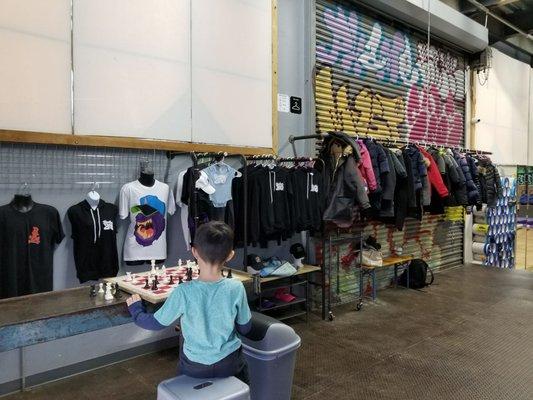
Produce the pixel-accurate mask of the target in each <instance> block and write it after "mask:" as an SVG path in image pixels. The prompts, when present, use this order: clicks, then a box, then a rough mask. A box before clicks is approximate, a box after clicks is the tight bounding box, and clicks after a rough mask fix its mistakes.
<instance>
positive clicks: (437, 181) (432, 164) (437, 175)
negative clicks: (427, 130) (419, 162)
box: [419, 147, 450, 198]
mask: <svg viewBox="0 0 533 400" xmlns="http://www.w3.org/2000/svg"><path fill="white" fill-rule="evenodd" d="M419 150H420V152H421V153H422V155H423V156H424V157H426V158H427V159H428V160H429V167H428V168H427V172H428V178H429V181H430V183H431V187H432V188H433V190H434V191H436V192H437V193H438V195H439V196H440V197H441V198H445V197H447V196H449V194H450V192H449V191H448V188H447V187H446V185H445V184H444V181H443V180H442V176H441V172H440V168H439V165H438V164H437V162H436V161H435V159H434V158H433V157H432V155H431V154H430V153H429V152H428V151H426V150H425V149H423V148H421V147H419ZM440 162H441V164H442V165H443V166H444V170H445V168H446V166H445V163H444V160H442V158H440Z"/></svg>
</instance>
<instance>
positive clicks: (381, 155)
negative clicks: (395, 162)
mask: <svg viewBox="0 0 533 400" xmlns="http://www.w3.org/2000/svg"><path fill="white" fill-rule="evenodd" d="M364 144H365V146H366V148H367V150H368V152H369V153H370V159H371V160H372V169H373V171H374V175H375V177H376V181H377V189H376V190H378V191H381V190H383V189H384V186H385V184H386V174H388V173H389V171H390V166H389V159H388V158H387V154H386V153H385V149H384V148H383V146H382V145H380V144H379V143H376V142H375V141H373V140H371V139H366V140H365V141H364Z"/></svg>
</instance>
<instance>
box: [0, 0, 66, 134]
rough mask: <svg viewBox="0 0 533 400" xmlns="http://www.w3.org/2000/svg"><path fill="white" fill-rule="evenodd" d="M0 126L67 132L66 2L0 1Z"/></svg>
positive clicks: (40, 0)
mask: <svg viewBox="0 0 533 400" xmlns="http://www.w3.org/2000/svg"><path fill="white" fill-rule="evenodd" d="M0 60H1V61H0V128H2V129H17V130H30V131H41V132H42V131H44V132H61V133H69V132H70V131H71V118H70V107H71V106H70V104H71V96H70V93H71V90H70V0H47V1H42V0H2V1H0Z"/></svg>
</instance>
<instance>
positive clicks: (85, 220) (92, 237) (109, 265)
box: [67, 199, 118, 283]
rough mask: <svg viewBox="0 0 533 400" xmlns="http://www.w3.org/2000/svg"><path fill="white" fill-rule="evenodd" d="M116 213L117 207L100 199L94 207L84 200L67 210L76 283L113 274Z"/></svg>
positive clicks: (115, 260)
mask: <svg viewBox="0 0 533 400" xmlns="http://www.w3.org/2000/svg"><path fill="white" fill-rule="evenodd" d="M117 215H118V207H117V206H116V205H114V204H111V203H107V202H105V201H104V200H101V199H100V201H99V202H98V205H97V206H96V208H95V209H93V208H92V207H91V206H90V205H89V203H88V202H87V200H83V201H82V202H80V203H78V204H76V205H73V206H72V207H70V208H69V209H68V211H67V216H68V219H69V221H70V223H71V225H72V239H73V240H74V262H75V264H76V271H77V277H78V279H79V281H80V283H83V282H87V281H90V280H98V279H101V278H106V277H112V276H116V275H117V272H118V252H117V231H116V218H117Z"/></svg>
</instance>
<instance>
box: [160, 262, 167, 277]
mask: <svg viewBox="0 0 533 400" xmlns="http://www.w3.org/2000/svg"><path fill="white" fill-rule="evenodd" d="M161 275H162V276H167V267H165V264H163V266H162V267H161Z"/></svg>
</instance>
